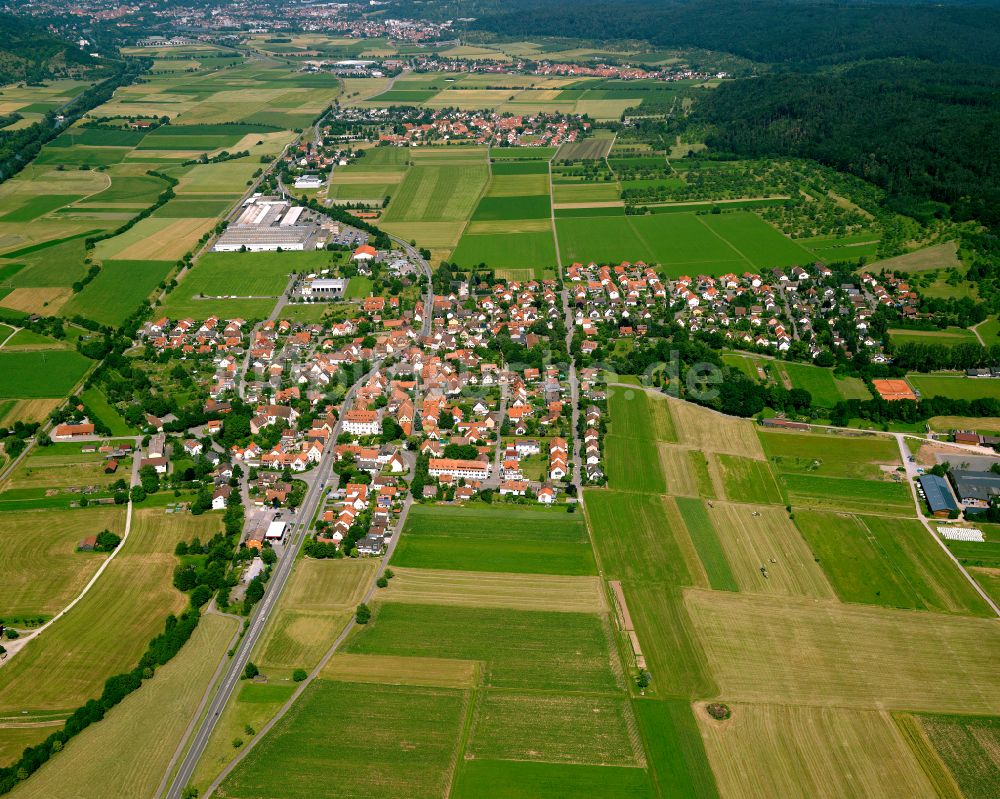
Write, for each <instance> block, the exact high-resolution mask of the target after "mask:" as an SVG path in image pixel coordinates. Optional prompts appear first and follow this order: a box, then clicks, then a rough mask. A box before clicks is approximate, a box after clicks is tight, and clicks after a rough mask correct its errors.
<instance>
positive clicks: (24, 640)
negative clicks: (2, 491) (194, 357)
mask: <svg viewBox="0 0 1000 799" xmlns="http://www.w3.org/2000/svg"><path fill="white" fill-rule="evenodd" d="M120 438H124V437H119V439H120ZM106 440H107V439H106V438H105V437H103V436H78V437H76V438H74V439H73V443H78V442H83V441H95V442H97V441H106ZM131 440H132V443H133V444H134V446H135V451H134V452H133V455H132V474H131V477H130V478H129V488H130V489H131V488H132V487H133V486H137V485H139V464H140V463H141V462H142V458H141V457H140V449H139V447H140V445H141V443H142V438H141V437H136V438H133V439H131ZM25 452H27V448H26V449H25ZM133 507H134V506H133V504H132V496H131V492H130V493H129V498H128V504H127V505H126V506H125V531H124V532H123V533H122V540H121V541H120V542H119V543H118V546H117V547H115V549H114V550H113V551H112V552H111V554H110V555H108V557H107V558H106V559H105V560H104V562H103V563H102V564H101V565H100V567H99V568H98V569H97V571H96V572H94V576H93V577H91V578H90V579H89V580H88V581H87V584H86V585H85V586H84V587H83V590H82V591H80V593H79V594H77V595H76V597H75V598H74V599H73V601H72V602H70V603H69V604H68V605H67V606H66V607H64V608H63V609H62V610H60V611H59V612H58V613H57V614H56V615H55V616H53V617H52V618H51V619H49V620H48V621H47V622H45V624H43V625H42V626H41V627H38V628H36V629H34V630H32V631H31V632H30V633H25V634H24V635H22V636H21V637H20V638H15V639H14V640H13V641H9V642H8V643H7V644H6V648H7V655H6V656H5V657H4V658H3V659H2V660H0V667H2V666H3V665H4V664H6V663H10V661H11V658H13V657H14V655H16V654H17V653H18V652H20V651H21V650H22V649H23V648H24V647H25V646H26V645H27V644H28V642H29V641H33V640H34V639H36V638H38V637H39V636H41V634H42V633H43V632H45V631H46V630H47V629H48V628H49V627H51V626H52V625H53V624H55V623H56V622H57V621H59V619H61V618H62V617H63V616H65V615H66V614H67V613H69V612H70V611H71V610H72V609H73V608H74V607H76V605H77V604H78V603H79V602H80V600H81V599H83V598H84V597H85V596H86V595H87V592H89V591H90V589H91V588H93V587H94V586H95V585H96V584H97V580H98V579H99V578H100V576H101V575H102V574H104V570H105V569H107V568H108V565H109V564H110V563H111V561H113V560H114V559H115V556H116V555H117V554H118V553H119V552H121V551H122V550H123V549H124V548H125V542H126V541H128V537H129V533H131V532H132V510H133Z"/></svg>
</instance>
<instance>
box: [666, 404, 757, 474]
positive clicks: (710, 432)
mask: <svg viewBox="0 0 1000 799" xmlns="http://www.w3.org/2000/svg"><path fill="white" fill-rule="evenodd" d="M668 407H669V408H670V414H671V416H672V417H673V419H674V426H675V428H676V430H677V437H678V439H679V443H681V444H683V445H685V446H687V447H692V448H694V449H698V450H701V451H702V452H716V453H726V454H729V455H739V456H742V457H745V458H754V459H756V460H764V450H763V449H762V448H761V445H760V441H759V440H758V438H757V431H756V429H755V426H754V424H753V422H751V421H750V420H748V419H737V418H736V417H733V416H725V415H724V414H721V413H717V412H716V411H712V410H709V409H707V408H702V407H699V406H698V405H694V404H692V403H690V402H681V401H678V400H673V399H671V400H668Z"/></svg>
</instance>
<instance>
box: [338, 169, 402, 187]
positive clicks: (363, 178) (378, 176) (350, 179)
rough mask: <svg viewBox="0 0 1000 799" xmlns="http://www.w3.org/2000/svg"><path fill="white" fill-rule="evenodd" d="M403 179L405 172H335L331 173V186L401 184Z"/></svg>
mask: <svg viewBox="0 0 1000 799" xmlns="http://www.w3.org/2000/svg"><path fill="white" fill-rule="evenodd" d="M405 177H406V172H405V170H401V171H399V172H388V171H386V172H344V171H343V170H337V171H336V172H334V173H333V185H334V186H342V185H343V186H346V185H355V184H360V185H364V184H367V183H372V184H376V185H377V184H381V183H402V182H403V178H405Z"/></svg>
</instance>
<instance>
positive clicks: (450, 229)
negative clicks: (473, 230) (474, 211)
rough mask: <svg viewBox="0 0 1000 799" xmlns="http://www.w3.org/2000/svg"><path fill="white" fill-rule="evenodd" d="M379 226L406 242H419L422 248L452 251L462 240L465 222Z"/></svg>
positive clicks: (399, 223) (408, 223) (384, 223)
mask: <svg viewBox="0 0 1000 799" xmlns="http://www.w3.org/2000/svg"><path fill="white" fill-rule="evenodd" d="M379 226H380V227H381V228H382V229H383V230H385V231H387V232H389V233H392V234H393V235H394V236H399V238H401V239H404V240H406V241H418V242H420V246H421V247H427V248H429V249H431V250H434V249H435V248H440V249H448V250H450V249H454V248H455V247H456V246H457V245H458V240H459V239H460V238H462V230H464V228H465V222H461V221H459V222H380V223H379Z"/></svg>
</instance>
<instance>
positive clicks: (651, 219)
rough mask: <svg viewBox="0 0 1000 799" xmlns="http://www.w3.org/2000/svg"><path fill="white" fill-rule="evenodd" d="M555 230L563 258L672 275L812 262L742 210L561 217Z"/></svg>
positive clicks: (759, 220) (771, 229)
mask: <svg viewBox="0 0 1000 799" xmlns="http://www.w3.org/2000/svg"><path fill="white" fill-rule="evenodd" d="M556 229H557V231H558V235H559V249H560V252H561V254H562V257H563V260H564V261H566V262H570V261H582V262H584V263H586V262H587V261H597V262H599V263H617V262H618V261H621V260H625V259H627V260H631V261H635V260H644V261H646V262H647V263H658V264H660V265H661V266H662V267H663V269H662V271H663V272H664V274H666V275H668V276H671V277H676V276H678V275H681V274H685V273H691V272H697V273H701V274H708V275H719V274H723V273H724V272H729V271H733V272H741V271H745V270H747V269H753V270H757V269H766V268H770V267H776V266H790V265H793V264H804V263H810V262H812V260H814V257H813V255H812V254H811V253H809V252H808V251H806V250H804V249H803V248H802V247H799V246H798V245H797V244H795V243H794V242H792V241H791V240H790V239H786V238H785V237H784V236H782V235H781V234H780V233H779V232H778V231H777V230H775V229H774V228H772V227H771V226H770V225H768V224H767V223H766V222H764V221H762V220H761V219H760V218H759V217H758V216H756V215H755V214H753V213H751V212H747V211H737V212H734V213H731V214H722V215H719V216H696V215H695V214H691V213H677V214H655V215H652V216H631V217H624V216H623V217H610V216H595V217H590V218H561V219H557V221H556Z"/></svg>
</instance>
